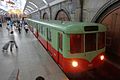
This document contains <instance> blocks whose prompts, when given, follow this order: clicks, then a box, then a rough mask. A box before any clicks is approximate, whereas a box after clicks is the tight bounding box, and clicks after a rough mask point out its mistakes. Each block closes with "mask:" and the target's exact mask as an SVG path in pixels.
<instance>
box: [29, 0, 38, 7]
mask: <svg viewBox="0 0 120 80" xmlns="http://www.w3.org/2000/svg"><path fill="white" fill-rule="evenodd" d="M29 3H30V4H32V5H33V6H35V8H38V7H37V5H36V4H34V3H33V2H31V1H29Z"/></svg>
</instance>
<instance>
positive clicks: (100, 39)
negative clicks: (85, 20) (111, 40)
mask: <svg viewBox="0 0 120 80" xmlns="http://www.w3.org/2000/svg"><path fill="white" fill-rule="evenodd" d="M104 47H105V32H100V33H98V49H101V48H104Z"/></svg>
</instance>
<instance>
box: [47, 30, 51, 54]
mask: <svg viewBox="0 0 120 80" xmlns="http://www.w3.org/2000/svg"><path fill="white" fill-rule="evenodd" d="M47 50H48V51H49V52H50V53H51V29H50V28H47Z"/></svg>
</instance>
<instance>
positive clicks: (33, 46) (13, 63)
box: [0, 24, 68, 80]
mask: <svg viewBox="0 0 120 80" xmlns="http://www.w3.org/2000/svg"><path fill="white" fill-rule="evenodd" d="M5 26H6V25H5V24H4V26H3V27H2V28H0V80H35V78H36V77H38V76H43V77H44V78H45V80H68V78H67V77H66V75H65V74H64V73H63V72H62V71H61V69H60V68H59V67H58V65H57V64H56V63H55V62H54V60H53V59H52V58H51V57H50V55H49V54H48V53H47V51H46V50H45V49H44V48H43V46H42V45H41V44H40V43H39V42H38V40H37V39H36V38H35V37H34V35H33V34H32V33H31V32H30V31H29V32H28V33H27V34H26V33H25V31H24V29H22V32H21V34H19V33H18V31H17V30H15V29H14V35H15V40H16V43H17V45H18V49H16V48H15V47H14V48H13V52H10V50H9V49H8V52H4V53H3V52H2V47H3V46H4V45H5V43H7V42H8V41H9V33H8V31H7V29H6V28H5Z"/></svg>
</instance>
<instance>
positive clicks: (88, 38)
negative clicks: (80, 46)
mask: <svg viewBox="0 0 120 80" xmlns="http://www.w3.org/2000/svg"><path fill="white" fill-rule="evenodd" d="M95 50H96V33H89V34H85V52H89V51H95Z"/></svg>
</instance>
